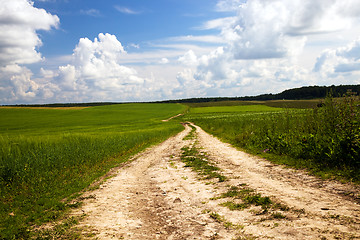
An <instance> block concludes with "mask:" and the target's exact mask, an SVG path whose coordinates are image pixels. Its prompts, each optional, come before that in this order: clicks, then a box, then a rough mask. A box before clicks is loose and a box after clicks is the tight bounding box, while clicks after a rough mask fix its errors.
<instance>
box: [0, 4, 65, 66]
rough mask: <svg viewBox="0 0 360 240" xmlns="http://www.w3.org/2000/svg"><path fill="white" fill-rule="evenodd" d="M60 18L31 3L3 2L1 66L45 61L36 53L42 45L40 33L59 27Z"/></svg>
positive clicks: (0, 38)
mask: <svg viewBox="0 0 360 240" xmlns="http://www.w3.org/2000/svg"><path fill="white" fill-rule="evenodd" d="M58 24H59V18H58V17H57V16H55V15H51V14H49V13H47V12H46V11H45V10H44V9H38V8H35V7H33V3H32V2H30V1H27V0H11V1H8V0H0V65H1V66H5V65H8V64H28V63H34V62H38V61H40V60H41V54H40V53H39V52H38V51H37V50H36V48H37V47H39V46H41V44H42V42H41V40H40V38H39V37H38V35H37V33H36V31H37V30H50V29H51V28H52V27H57V26H58Z"/></svg>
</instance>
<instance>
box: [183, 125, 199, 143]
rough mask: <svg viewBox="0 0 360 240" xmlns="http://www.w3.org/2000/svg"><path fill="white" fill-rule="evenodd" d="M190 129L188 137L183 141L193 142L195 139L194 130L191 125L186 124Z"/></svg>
mask: <svg viewBox="0 0 360 240" xmlns="http://www.w3.org/2000/svg"><path fill="white" fill-rule="evenodd" d="M188 125H189V126H190V127H191V131H190V133H189V134H188V135H186V136H185V137H184V138H183V140H193V139H195V138H196V135H195V132H196V128H195V127H194V126H193V125H190V124H188Z"/></svg>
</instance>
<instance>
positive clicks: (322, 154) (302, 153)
mask: <svg viewBox="0 0 360 240" xmlns="http://www.w3.org/2000/svg"><path fill="white" fill-rule="evenodd" d="M215 115H217V116H215V117H213V118H212V119H211V121H209V119H208V118H209V117H210V116H204V118H202V117H201V116H200V115H192V117H191V115H190V116H189V117H190V119H189V120H191V121H193V122H194V123H196V124H199V125H200V126H201V127H203V128H204V129H205V130H207V131H209V132H211V133H213V134H215V135H217V136H219V137H221V138H223V139H225V140H227V141H229V142H231V143H232V144H234V145H236V146H239V147H241V148H244V149H248V150H250V151H252V152H258V153H259V152H261V153H262V154H268V156H269V157H270V154H275V155H278V156H279V155H280V156H284V157H283V158H281V159H286V161H285V163H286V164H289V165H293V166H296V167H307V168H309V169H312V170H313V171H319V170H320V171H323V170H325V169H328V170H329V171H330V172H333V173H335V175H343V177H345V178H347V179H350V180H354V181H360V175H359V173H360V171H359V169H360V107H359V101H358V99H357V98H356V97H355V96H353V95H351V94H350V95H347V96H345V97H344V98H342V99H340V100H339V99H336V100H335V99H333V98H331V97H328V98H327V99H326V100H325V104H324V106H323V107H320V108H317V109H313V110H286V111H281V112H268V113H264V112H263V113H258V114H249V113H246V114H242V115H240V114H237V115H232V116H231V115H225V116H224V117H222V115H221V114H215ZM285 156H286V157H289V158H286V157H285ZM281 161H283V160H281Z"/></svg>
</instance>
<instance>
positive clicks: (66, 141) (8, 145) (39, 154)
mask: <svg viewBox="0 0 360 240" xmlns="http://www.w3.org/2000/svg"><path fill="white" fill-rule="evenodd" d="M185 109H186V107H185V106H183V105H180V104H118V105H109V106H100V107H89V108H67V109H66V108H65V109H47V108H41V109H40V108H39V109H33V108H8V107H4V108H0V116H1V118H0V239H22V238H28V237H29V236H30V235H31V232H30V231H29V229H31V227H33V226H36V225H40V224H42V223H44V222H47V221H51V220H54V219H56V218H58V217H59V216H61V214H63V213H64V211H65V210H66V209H68V208H69V207H71V204H69V201H70V200H71V199H72V198H73V197H74V196H76V193H78V192H79V191H81V190H83V189H84V188H86V187H87V186H89V184H90V183H92V182H93V181H94V180H95V179H97V178H98V177H100V176H103V175H104V174H105V173H106V172H108V171H109V169H111V168H112V167H115V166H117V165H119V164H120V163H122V162H124V161H126V160H127V159H128V157H129V156H131V155H133V154H135V153H137V152H139V151H141V150H143V149H144V148H145V147H148V146H150V145H152V144H155V143H159V142H160V141H163V140H165V139H167V138H168V137H170V136H171V135H174V134H175V133H177V132H179V131H181V130H182V129H183V127H182V126H181V125H180V124H178V123H176V122H172V121H169V122H162V121H161V120H163V119H167V118H169V117H171V116H174V115H176V114H179V113H181V112H183V111H184V110H185Z"/></svg>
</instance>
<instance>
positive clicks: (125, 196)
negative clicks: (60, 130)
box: [72, 125, 360, 240]
mask: <svg viewBox="0 0 360 240" xmlns="http://www.w3.org/2000/svg"><path fill="white" fill-rule="evenodd" d="M190 131H191V128H190V126H189V125H186V126H185V130H184V131H183V132H181V133H179V134H178V135H176V136H174V137H172V138H169V139H168V140H166V141H165V142H163V143H161V144H159V145H157V146H154V147H152V148H149V149H147V150H146V151H144V152H142V153H140V154H138V155H137V156H135V157H134V158H133V161H131V162H130V163H128V164H126V165H125V166H124V167H123V168H121V169H119V170H118V172H117V173H116V175H115V176H114V177H112V178H110V179H109V180H107V181H106V182H105V183H103V184H102V185H101V186H100V188H99V189H96V190H94V191H91V192H88V193H85V195H84V198H86V199H85V200H84V204H83V205H82V207H81V208H79V209H77V210H75V211H74V212H73V213H72V214H73V215H75V216H76V215H81V214H84V213H85V214H86V217H84V218H83V219H82V220H81V222H80V224H79V227H80V228H81V229H83V235H84V238H85V239H86V238H91V239H93V238H97V239H229V240H231V239H360V205H359V201H358V200H359V199H358V198H357V197H359V196H360V195H359V194H360V190H359V187H355V186H352V185H350V184H340V183H337V182H334V181H323V180H319V179H317V178H315V177H312V176H309V175H307V174H306V173H305V172H303V171H298V170H292V169H287V168H284V167H281V166H277V165H274V164H272V163H269V162H267V161H265V160H263V159H260V158H258V157H254V156H251V155H248V154H246V153H243V152H241V151H239V150H236V149H235V148H233V147H231V146H230V145H229V144H226V143H223V142H221V141H219V140H218V139H217V138H215V137H213V136H211V135H209V134H207V133H205V132H204V131H203V130H202V129H200V128H199V127H196V134H195V138H192V139H184V137H185V136H187V135H188V134H189V133H190ZM186 146H196V147H197V149H198V150H199V151H201V152H202V153H203V154H205V155H206V156H207V159H208V161H209V162H211V163H212V164H214V165H216V166H217V167H219V168H220V169H221V174H222V175H224V176H225V177H226V179H227V180H226V181H223V182H219V181H218V180H217V179H204V177H202V176H200V175H199V174H198V173H196V172H194V171H193V170H192V169H191V168H190V167H185V163H183V162H182V161H181V157H180V156H181V152H182V150H181V148H183V147H186ZM231 186H233V187H236V189H245V190H247V191H248V190H249V189H250V190H251V191H248V192H253V193H256V194H259V195H260V194H261V196H264V197H265V196H267V197H269V199H271V202H272V205H271V207H269V208H266V209H265V208H262V207H261V206H256V204H253V205H250V206H247V207H244V208H241V209H236V210H230V209H229V208H228V207H226V206H224V204H223V203H225V202H233V203H235V204H238V205H239V206H240V205H241V203H242V201H243V200H241V199H240V198H239V197H236V196H235V197H231V196H224V194H225V193H227V192H229V189H230V188H231ZM233 189H235V188H233ZM86 195H88V197H86ZM89 196H90V197H89ZM221 196H222V197H221Z"/></svg>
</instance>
